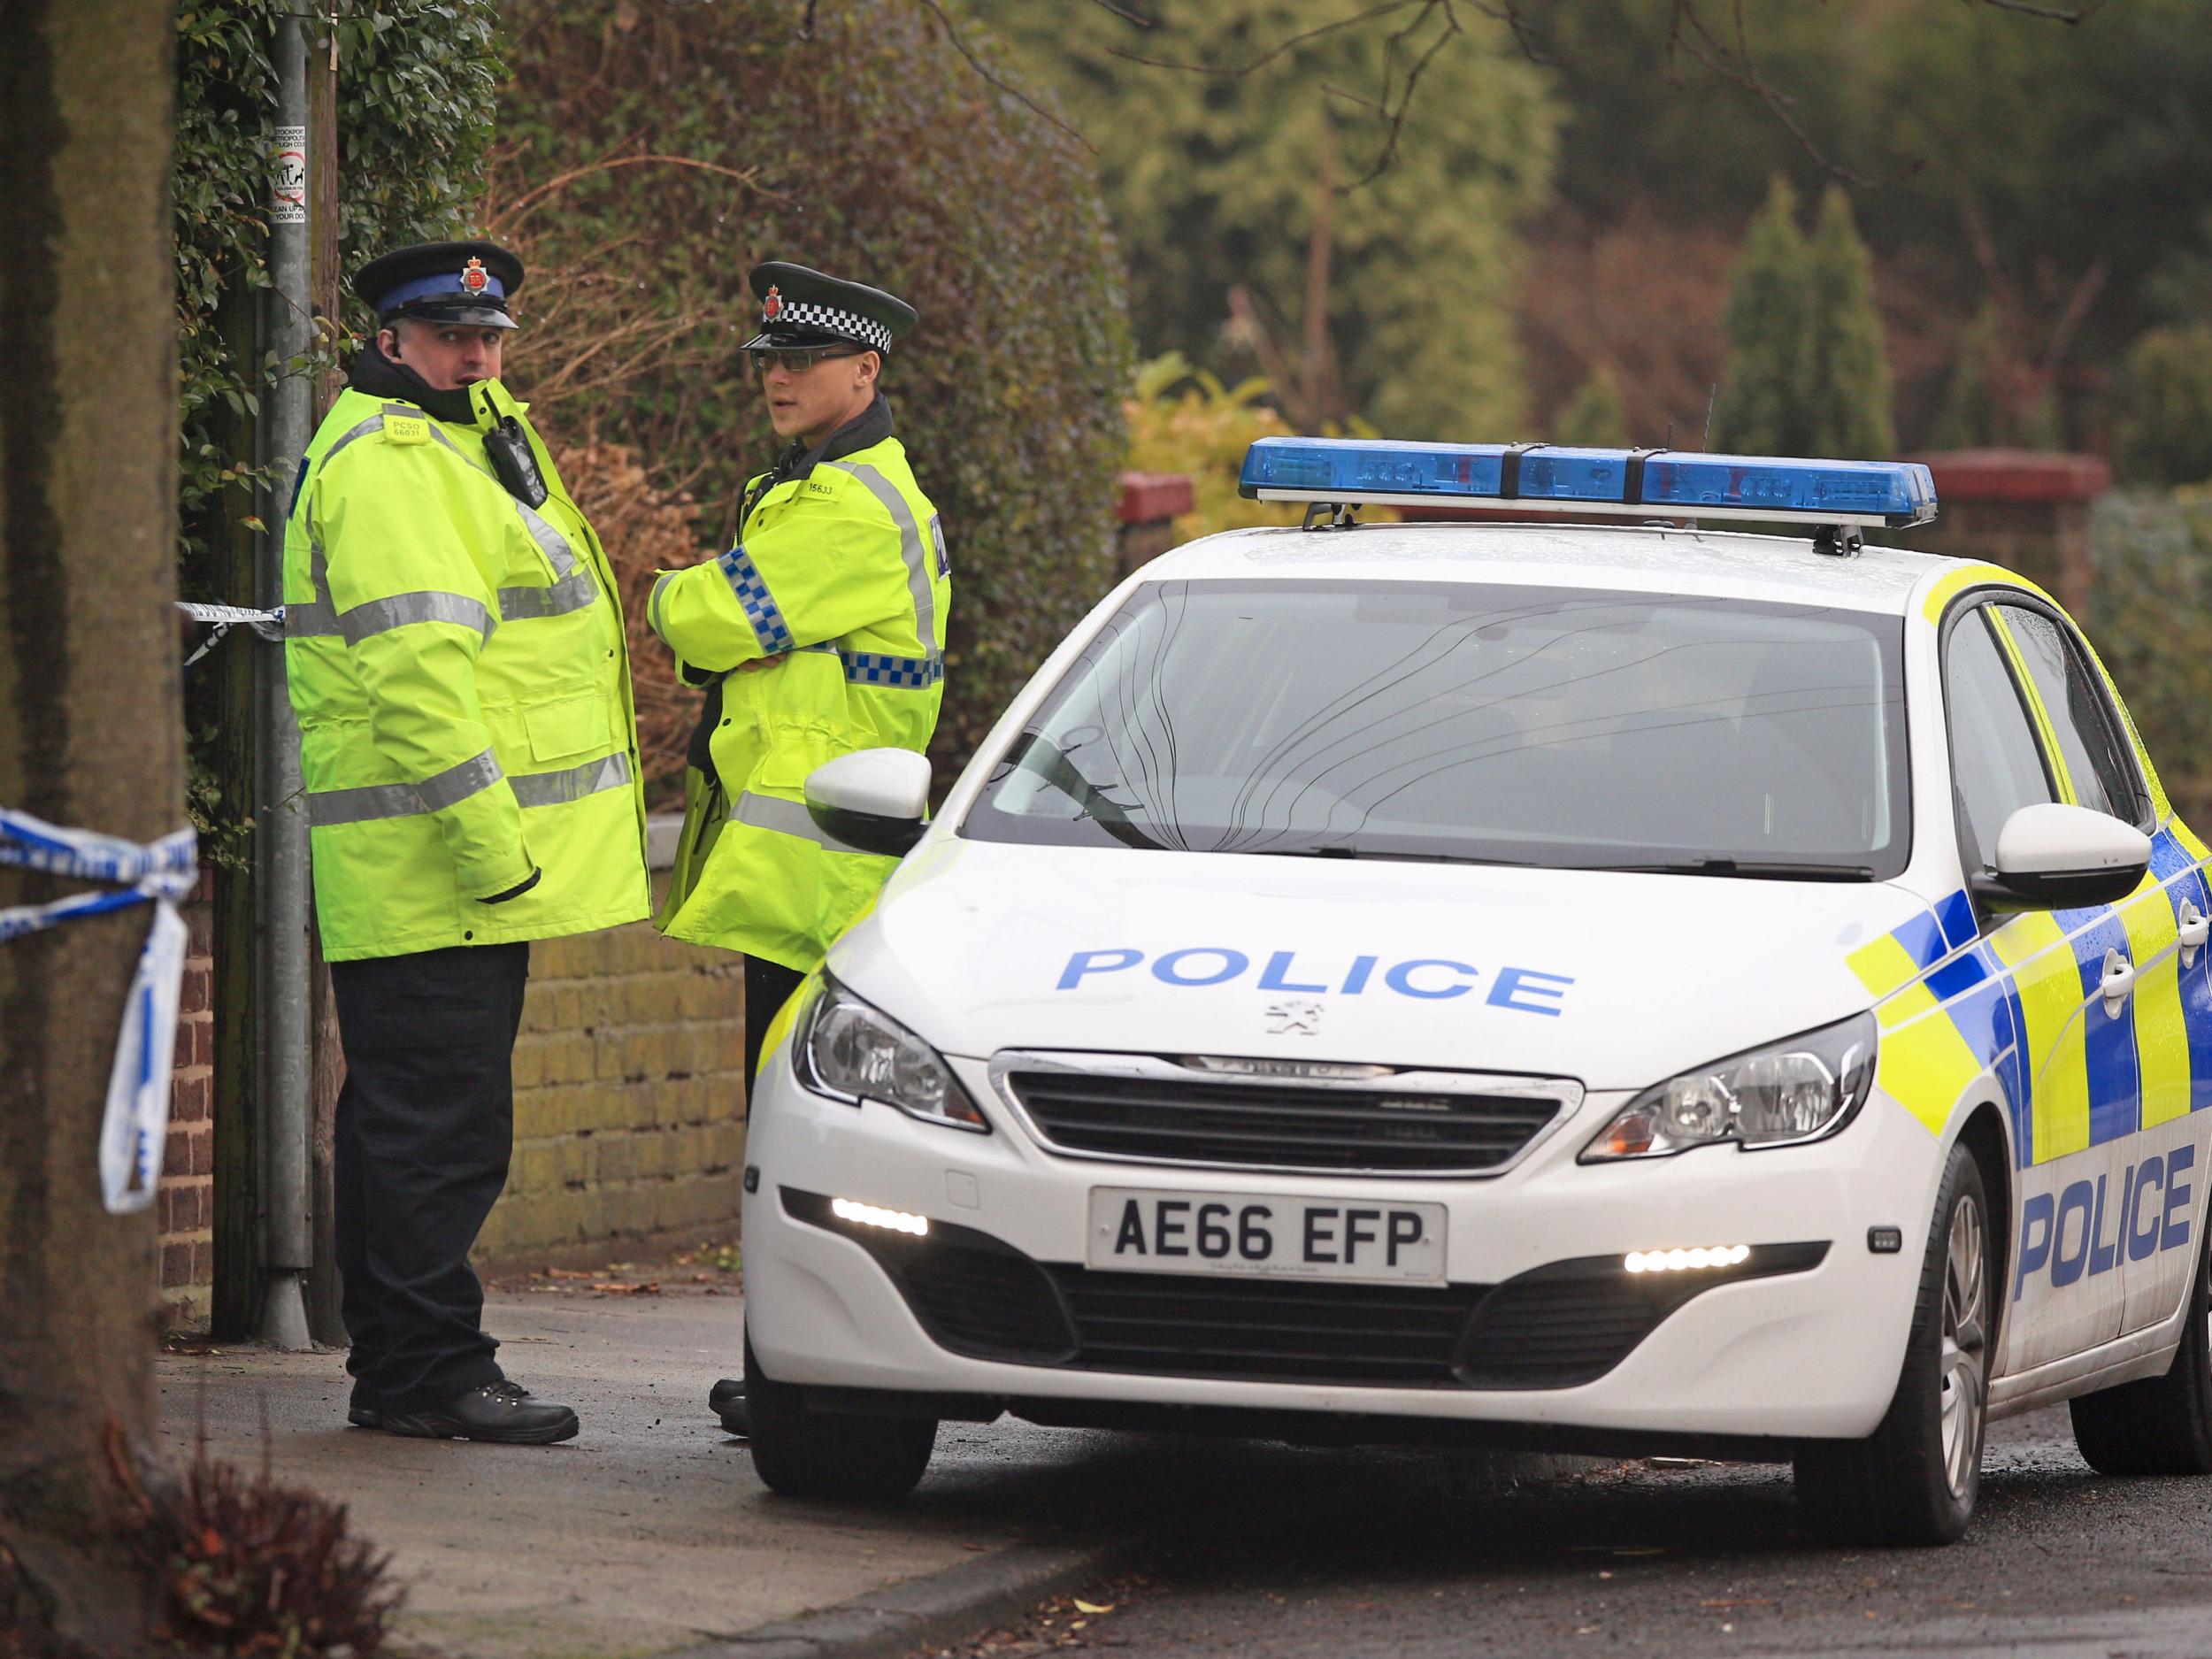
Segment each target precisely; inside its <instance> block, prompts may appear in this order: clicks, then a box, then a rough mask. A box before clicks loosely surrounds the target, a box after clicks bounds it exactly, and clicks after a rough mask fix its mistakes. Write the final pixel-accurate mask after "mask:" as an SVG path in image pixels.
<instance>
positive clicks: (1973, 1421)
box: [1940, 1198, 1989, 1498]
mask: <svg viewBox="0 0 2212 1659" xmlns="http://www.w3.org/2000/svg"><path fill="white" fill-rule="evenodd" d="M1988 1261H1989V1252H1988V1248H1987V1245H1986V1242H1985V1229H1984V1226H1983V1223H1982V1209H1981V1205H1980V1204H1978V1202H1975V1201H1974V1200H1973V1199H1972V1198H1967V1199H1964V1200H1963V1201H1962V1202H1961V1203H1960V1204H1959V1206H1958V1208H1957V1209H1956V1210H1953V1211H1952V1212H1951V1237H1950V1241H1949V1246H1948V1248H1947V1250H1946V1251H1945V1256H1944V1264H1943V1356H1942V1368H1941V1381H1940V1387H1941V1389H1942V1425H1943V1471H1944V1475H1945V1478H1946V1479H1947V1480H1948V1481H1949V1482H1950V1486H1951V1495H1952V1496H1953V1497H1955V1498H1957V1497H1963V1496H1964V1495H1965V1493H1966V1488H1967V1485H1968V1483H1969V1482H1970V1480H1971V1479H1973V1474H1974V1463H1975V1458H1976V1455H1977V1454H1978V1451H1979V1450H1980V1448H1981V1442H1982V1414H1983V1411H1984V1409H1985V1402H1986V1400H1987V1397H1988V1394H1987V1385H1988V1378H1989V1311H1988V1310H1989V1284H1988Z"/></svg>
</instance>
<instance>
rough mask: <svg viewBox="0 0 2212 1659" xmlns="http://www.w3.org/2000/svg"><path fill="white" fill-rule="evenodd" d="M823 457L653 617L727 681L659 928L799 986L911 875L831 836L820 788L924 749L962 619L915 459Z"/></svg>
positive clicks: (868, 454)
mask: <svg viewBox="0 0 2212 1659" xmlns="http://www.w3.org/2000/svg"><path fill="white" fill-rule="evenodd" d="M877 408H878V410H879V411H882V413H881V415H880V417H879V421H880V427H881V429H882V430H883V431H884V432H885V433H886V434H887V431H888V425H889V413H888V410H887V407H886V406H885V405H883V404H881V403H879V404H878V405H877ZM849 430H850V429H849ZM861 435H862V436H863V437H865V436H867V435H870V434H868V433H867V432H866V431H865V430H863V431H862V433H861ZM824 454H825V456H826V457H830V458H824V459H818V460H817V461H816V462H815V464H814V465H812V467H811V468H810V469H807V470H805V471H803V473H802V474H801V475H799V476H794V477H790V478H787V479H785V480H783V481H781V482H780V483H776V484H774V485H773V487H772V488H768V489H767V490H766V491H765V493H764V494H761V495H759V498H758V500H757V502H756V503H754V504H753V506H752V507H751V509H750V511H748V512H747V514H746V516H745V521H744V524H743V526H742V528H741V538H742V539H741V541H739V543H738V545H737V546H736V547H733V548H732V549H730V550H729V551H728V552H727V553H725V554H724V555H722V557H720V558H718V559H716V560H713V561H711V562H710V563H707V564H703V565H694V566H693V567H692V568H690V569H688V570H680V571H667V572H662V574H661V576H660V578H659V580H657V582H656V584H655V585H654V588H653V595H652V598H651V600H650V602H649V608H648V611H647V618H648V620H649V622H650V623H651V625H652V627H653V631H654V632H655V633H656V634H659V635H660V637H661V638H662V639H663V640H664V641H666V642H667V644H668V645H669V647H670V649H672V650H673V651H674V652H675V653H676V657H677V660H678V664H679V666H680V668H681V669H682V671H683V672H684V673H685V676H686V678H687V679H688V680H693V681H697V680H700V679H701V678H703V677H710V676H712V675H714V674H717V673H719V674H722V675H723V676H724V678H723V679H722V680H721V700H720V708H719V710H718V711H716V712H714V713H713V720H714V724H713V726H712V727H711V729H710V736H709V741H708V745H707V748H708V750H709V752H710V755H711V757H712V760H713V769H712V772H711V773H710V772H704V771H702V770H700V769H699V768H697V767H696V766H695V767H694V768H693V769H692V771H691V772H690V773H689V775H688V777H687V789H686V798H685V803H684V828H683V837H682V840H681V841H680V843H679V848H678V852H677V863H676V867H675V872H674V877H673V880H672V885H671V887H670V889H669V895H668V898H667V900H666V902H665V903H664V905H663V907H662V910H661V914H660V917H659V924H658V925H659V926H660V927H661V929H662V931H664V933H669V934H671V935H672V936H673V937H675V938H678V939H686V940H690V941H693V942H695V943H698V944H708V945H720V946H723V947H725V948H726V949H732V950H741V951H743V952H744V953H745V954H746V955H748V956H762V957H765V958H766V959H767V960H769V961H771V962H780V963H781V964H783V965H784V966H786V967H787V968H795V969H797V970H799V971H801V972H805V971H806V970H808V969H810V968H812V967H813V966H814V965H815V964H817V963H818V962H819V961H821V959H822V957H823V956H824V955H825V953H826V951H827V950H828V949H829V943H830V941H831V940H833V939H834V938H835V937H836V936H837V935H838V933H841V931H843V929H844V927H845V926H846V924H847V923H848V922H849V921H850V920H851V919H852V918H854V917H855V916H856V915H858V914H859V913H860V911H861V910H863V909H864V908H865V907H866V906H867V905H868V904H869V903H870V902H872V901H873V899H874V897H875V895H876V891H877V889H878V888H879V887H881V886H882V885H883V882H884V880H885V879H886V878H887V877H888V876H889V874H890V872H891V870H892V868H893V867H894V865H895V864H896V862H897V861H896V860H895V859H891V858H885V857H879V856H874V855H872V854H868V853H862V852H856V851H854V850H853V849H850V848H849V847H846V846H845V845H844V844H843V843H841V842H837V841H832V840H830V838H829V837H828V836H826V834H825V833H823V832H822V831H821V830H819V829H818V828H817V827H816V826H815V825H814V822H813V820H812V819H811V818H809V817H808V816H807V810H806V807H805V804H804V799H803V785H804V783H805V781H806V777H807V774H808V773H809V772H812V771H813V770H814V769H815V768H816V767H817V766H819V765H820V764H822V763H823V762H825V761H828V760H833V759H835V758H836V757H838V756H840V755H844V754H849V753H851V752H852V751H853V750H855V749H874V748H887V747H896V748H901V749H914V750H917V751H920V750H924V749H927V748H928V746H929V739H930V734H931V733H933V731H935V730H936V727H937V710H938V706H939V704H940V703H941V702H942V701H943V698H944V653H943V642H944V637H945V619H946V616H947V614H948V612H949V609H950V606H951V603H952V582H951V567H950V565H949V563H948V562H947V559H946V557H945V542H944V533H943V531H942V530H941V528H940V526H939V525H938V521H937V511H936V509H935V508H933V506H931V505H930V502H929V498H928V497H927V496H926V495H923V494H922V492H921V488H920V487H919V486H918V485H917V484H916V483H915V481H914V474H913V472H912V469H910V467H909V466H908V465H907V461H906V450H905V448H904V446H902V444H901V443H900V442H899V441H898V440H897V439H896V438H895V437H890V436H888V435H885V436H882V437H881V438H879V439H878V440H877V441H876V442H869V443H865V444H864V447H860V448H856V449H850V450H849V451H847V452H840V449H839V446H837V445H836V443H835V442H834V441H833V442H831V443H830V444H829V445H826V446H825V449H824ZM766 476H767V475H765V474H764V475H763V478H762V479H756V480H754V488H757V487H758V486H759V485H760V484H761V483H762V481H763V479H764V478H765V477H766ZM754 488H749V489H748V491H747V494H748V495H749V496H750V495H753V494H754ZM711 708H712V704H711V703H710V710H711ZM697 752H698V750H697V746H696V744H695V746H694V753H695V755H696V754H697Z"/></svg>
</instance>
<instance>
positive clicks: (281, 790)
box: [254, 13, 313, 1349]
mask: <svg viewBox="0 0 2212 1659" xmlns="http://www.w3.org/2000/svg"><path fill="white" fill-rule="evenodd" d="M276 29H277V34H276V52H275V59H274V61H275V64H276V73H277V129H276V130H277V144H276V148H277V152H278V153H277V157H276V176H275V180H274V188H273V193H272V197H271V201H270V214H269V219H270V227H269V270H270V275H271V276H272V277H273V279H274V281H275V292H274V293H273V294H272V295H271V296H269V297H268V300H267V302H266V304H267V310H266V311H265V312H264V313H263V315H264V318H265V336H266V339H267V342H268V345H269V349H271V350H272V351H273V352H274V353H275V354H276V358H277V362H278V365H279V367H278V371H277V377H276V380H275V381H274V383H273V384H272V385H271V386H270V388H268V392H267V395H266V396H265V399H264V401H263V403H262V415H263V430H264V431H265V434H267V435H266V443H265V451H264V459H265V464H266V465H267V467H268V477H269V480H270V481H269V484H268V488H267V496H268V500H267V504H266V507H265V511H263V514H262V521H263V522H264V523H265V524H266V525H267V526H269V527H268V529H266V530H265V531H264V532H263V533H262V536H261V546H260V552H259V558H258V561H257V562H258V572H257V574H258V577H259V583H258V585H259V588H260V603H261V604H262V605H263V606H265V607H267V608H274V607H275V606H277V605H280V604H281V603H284V523H285V518H286V517H287V515H288V512H289V511H290V509H291V505H292V490H293V485H294V480H295V479H296V477H297V476H298V472H299V464H300V456H301V453H302V452H303V450H305V449H306V448H307V440H308V435H309V434H308V426H309V421H310V418H311V404H310V402H309V399H310V396H311V391H312V388H311V383H310V381H309V380H308V377H307V376H306V375H305V374H303V373H290V372H289V371H288V365H290V364H291V363H292V361H293V360H294V359H296V358H298V357H303V356H305V355H306V353H307V352H308V350H309V349H311V342H312V339H313V326H312V324H311V311H310V302H311V295H310V275H309V259H310V253H311V244H310V238H309V230H308V215H307V190H308V179H309V176H310V175H309V172H308V166H307V35H306V33H305V31H304V29H303V27H302V23H301V19H299V18H297V17H295V16H291V15H288V14H284V13H280V14H279V16H278V18H277V24H276ZM257 664H258V672H257V675H256V680H255V696H256V701H257V703H258V705H259V706H258V709H257V713H258V716H259V719H258V726H259V732H260V738H259V749H260V754H259V768H258V770H259V774H260V784H261V787H260V789H259V790H258V792H257V793H258V795H259V802H258V805H257V810H256V811H255V814H254V822H255V826H256V837H255V858H256V865H257V867H256V869H255V872H254V873H255V878H256V879H255V883H254V885H255V888H256V891H257V894H258V895H259V898H258V904H257V909H258V911H259V918H260V939H259V951H258V961H257V964H256V972H255V978H256V979H257V993H258V1000H259V1007H260V1016H261V1018H260V1025H261V1031H262V1042H261V1087H260V1088H259V1090H258V1091H257V1093H258V1094H259V1096H260V1100H261V1110H262V1128H263V1134H264V1140H263V1145H264V1146H265V1148H266V1157H267V1164H266V1167H265V1181H264V1185H263V1202H264V1203H265V1206H266V1210H265V1214H266V1217H267V1226H268V1239H267V1251H268V1270H269V1281H268V1292H267V1300H266V1301H265V1302H264V1303H263V1304H262V1312H261V1335H262V1338H263V1340H265V1341H268V1342H270V1343H272V1344H273V1345H274V1346H275V1347H278V1348H295V1349H297V1348H311V1347H312V1346H313V1342H312V1340H311V1338H310V1337H309V1335H308V1330H307V1300H306V1291H305V1286H306V1277H307V1270H308V1268H309V1267H310V1266H311V1263H312V1248H313V1247H312V1243H311V1240H312V1238H313V1230H312V1228H311V1226H310V1225H309V1217H308V1194H309V1191H310V1187H309V1185H308V1136H309V1133H310V1130H311V1118H312V1113H311V1098H312V1097H311V1078H312V1072H311V1063H310V1050H309V1036H308V1032H309V1024H308V1009H309V998H308V977H307V976H308V965H309V956H308V933H307V904H308V897H307V812H306V804H305V802H304V801H303V798H302V796H301V788H300V747H299V726H298V724H297V722H296V720H295V719H294V718H293V714H292V702H291V698H290V696H289V695H288V693H287V691H286V689H285V683H284V648H283V647H282V646H281V645H279V644H265V645H262V646H260V647H259V649H258V653H257Z"/></svg>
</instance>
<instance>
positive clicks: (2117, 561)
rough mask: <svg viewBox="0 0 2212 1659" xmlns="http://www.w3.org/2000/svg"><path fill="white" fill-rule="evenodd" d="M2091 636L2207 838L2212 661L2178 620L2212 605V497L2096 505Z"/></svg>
mask: <svg viewBox="0 0 2212 1659" xmlns="http://www.w3.org/2000/svg"><path fill="white" fill-rule="evenodd" d="M2090 549H2091V557H2092V560H2093V569H2094V572H2095V580H2094V581H2093V583H2092V584H2091V587H2090V590H2089V591H2090V600H2089V614H2088V615H2087V616H2085V617H2083V618H2081V622H2082V624H2083V626H2085V628H2086V629H2087V630H2088V634H2089V637H2090V638H2091V639H2092V640H2093V641H2096V645H2097V652H2098V655H2099V656H2100V657H2102V658H2103V659H2104V664H2105V666H2106V667H2107V668H2108V669H2109V670H2110V671H2111V673H2112V678H2113V680H2115V681H2116V683H2117V684H2118V686H2119V687H2120V693H2121V695H2123V696H2124V697H2125V698H2126V699H2127V705H2128V712H2129V714H2130V715H2131V716H2132V717H2133V718H2134V720H2135V724H2136V728H2137V730H2138V731H2139V733H2141V734H2142V738H2143V742H2144V744H2145V746H2146V747H2147V749H2149V750H2150V752H2151V758H2152V759H2153V761H2154V762H2155V763H2157V764H2158V766H2159V780H2160V781H2161V782H2162V783H2163V784H2164V785H2165V786H2166V792H2167V794H2168V795H2170V796H2171V797H2172V798H2173V803H2174V807H2175V810H2177V811H2178V812H2180V813H2181V815H2182V816H2183V817H2184V818H2186V819H2188V820H2189V822H2190V823H2191V824H2192V825H2193V826H2194V827H2195V828H2196V830H2197V831H2198V833H2204V832H2205V830H2206V828H2207V826H2212V768H2206V767H2203V766H2201V765H2200V764H2194V763H2195V759H2196V757H2197V756H2198V755H2199V754H2200V751H2201V750H2202V748H2203V744H2202V742H2201V741H2200V740H2201V735H2202V733H2203V729H2204V711H2205V710H2206V709H2207V708H2212V656H2208V655H2207V654H2206V653H2205V652H2204V651H2203V650H2201V649H2199V647H2198V644H2197V642H2196V639H2195V635H2194V631H2193V629H2192V628H2190V627H2186V626H2183V627H2177V626H2175V620H2176V618H2191V619H2193V618H2199V617H2201V616H2203V615H2205V614H2206V612H2207V611H2208V609H2212V492H2208V491H2204V490H2186V489H2185V490H2177V491H2173V492H2170V493H2169V492H2167V491H2163V490H2149V489H2128V490H2116V491H2114V492H2112V493H2111V494H2109V495H2105V496H2103V497H2101V499H2099V500H2098V501H2097V502H2096V503H2095V504H2094V506H2093V508H2092V509H2091V518H2090Z"/></svg>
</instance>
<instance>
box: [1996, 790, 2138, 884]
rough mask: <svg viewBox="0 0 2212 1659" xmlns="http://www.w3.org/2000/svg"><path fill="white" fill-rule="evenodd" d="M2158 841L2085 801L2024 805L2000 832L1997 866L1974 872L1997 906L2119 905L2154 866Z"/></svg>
mask: <svg viewBox="0 0 2212 1659" xmlns="http://www.w3.org/2000/svg"><path fill="white" fill-rule="evenodd" d="M2150 862H2151V840H2150V837H2149V836H2147V835H2146V834H2144V833H2143V832H2142V831H2141V830H2139V829H2137V828H2136V827H2135V826H2133V825H2132V824H2124V823H2122V822H2121V821H2120V820H2119V819H2118V818H2114V817H2112V816H2111V815H2110V814H2108V813H2105V812H2098V811H2094V810H2092V809H2090V808H2088V807H2085V806H2067V805H2063V804H2062V803H2058V802H2046V803H2042V804H2040V805H2038V806H2024V807H2022V808H2021V809H2020V810H2018V811H2016V812H2015V813H2014V814H2013V815H2012V816H2011V817H2010V818H2007V819H2006V820H2005V826H2004V828H2002V829H2001V830H2000V831H1998V833H1997V867H1996V869H1995V870H1994V871H1992V872H1986V873H1985V874H1983V875H1980V876H1978V877H1976V878H1975V879H1974V881H1973V883H1972V885H1973V888H1974V891H1975V894H1976V895H1977V896H1978V897H1979V898H1982V899H1984V900H1985V901H1987V902H1989V903H1990V905H1991V906H1992V907H1993V908H1994V909H1997V910H2068V909H2073V908H2076V907H2078V906H2081V905H2089V904H2116V903H2118V902H2120V901H2121V900H2122V899H2124V898H2125V897H2127V895H2129V894H2131V893H2132V892H2134V891H2135V889H2136V887H2137V886H2138V885H2139V884H2140V882H2141V881H2142V879H2143V872H2145V871H2147V869H2149V868H2150Z"/></svg>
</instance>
